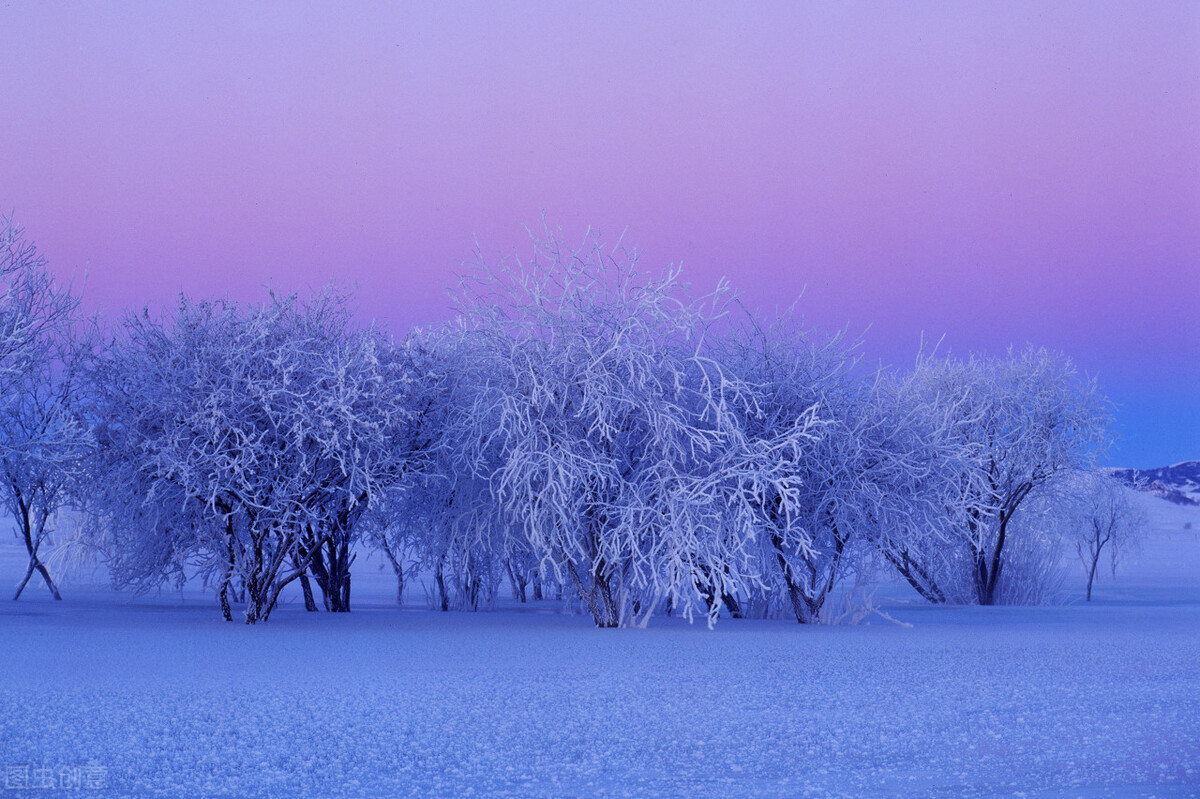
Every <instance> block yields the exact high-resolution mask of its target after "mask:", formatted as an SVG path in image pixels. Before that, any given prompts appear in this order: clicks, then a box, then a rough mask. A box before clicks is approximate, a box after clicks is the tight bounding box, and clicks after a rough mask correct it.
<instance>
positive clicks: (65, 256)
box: [0, 1, 1200, 467]
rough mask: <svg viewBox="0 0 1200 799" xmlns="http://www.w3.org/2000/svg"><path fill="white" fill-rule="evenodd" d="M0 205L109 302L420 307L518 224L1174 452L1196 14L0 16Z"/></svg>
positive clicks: (1192, 419) (162, 6)
mask: <svg viewBox="0 0 1200 799" xmlns="http://www.w3.org/2000/svg"><path fill="white" fill-rule="evenodd" d="M0 77H2V78H3V85H4V90H3V93H2V94H0V103H2V106H3V107H2V108H0V209H2V210H3V211H4V213H8V212H9V211H13V212H15V214H16V216H17V219H18V220H19V221H20V222H21V223H23V224H24V225H25V226H26V228H27V230H28V233H29V235H30V236H31V237H32V238H33V239H35V240H36V242H37V243H38V246H39V248H40V249H41V250H42V252H43V253H44V254H46V256H47V257H48V258H50V259H51V263H52V265H53V266H54V268H55V269H56V271H57V272H58V273H59V274H62V275H64V276H69V275H71V274H72V273H74V274H75V275H76V277H77V279H82V276H83V275H84V274H85V273H86V291H85V301H86V303H87V304H88V306H89V307H93V308H101V309H102V310H103V311H104V312H105V313H106V314H107V315H110V316H116V315H118V314H119V313H120V312H121V311H122V309H125V308H130V307H141V306H143V305H147V304H148V305H149V306H150V307H151V308H153V309H158V308H162V307H163V306H168V305H171V304H173V302H174V299H175V297H176V296H177V295H178V293H179V292H180V291H181V290H182V291H185V292H187V293H188V294H191V295H196V296H233V297H235V298H239V299H257V298H259V297H261V296H262V287H263V286H266V285H270V286H273V287H274V288H276V289H279V290H293V289H307V288H310V287H319V286H321V285H324V284H325V283H327V282H328V281H329V280H330V279H336V280H338V281H340V282H342V283H344V284H350V285H356V286H358V289H359V303H360V306H361V308H362V312H363V314H364V315H365V316H367V317H372V318H376V319H378V320H380V321H381V322H382V323H384V324H386V325H387V326H389V327H390V328H391V329H392V330H393V331H395V332H396V333H397V334H400V333H402V332H403V331H404V329H405V328H406V327H407V326H409V325H411V324H414V323H421V322H429V321H436V320H439V319H443V318H446V317H447V316H448V313H449V312H448V308H447V303H446V299H445V295H444V292H443V288H444V286H445V285H446V284H447V283H449V282H452V281H453V279H454V275H455V273H456V272H457V271H458V270H459V269H460V267H459V262H460V261H461V260H463V259H466V258H468V257H469V256H470V255H471V251H472V249H473V247H474V242H475V241H476V240H478V242H479V244H480V246H481V247H482V248H483V250H484V252H485V253H512V252H514V251H515V252H518V253H522V254H523V253H525V252H527V250H528V247H527V246H526V243H525V235H526V234H525V232H524V227H525V226H537V225H538V224H539V219H540V214H541V212H542V211H544V212H545V213H546V215H547V217H548V219H549V220H550V222H551V223H553V224H561V225H563V226H564V227H565V228H566V229H567V231H568V234H569V235H570V234H574V235H575V236H578V234H580V233H582V231H583V230H584V228H585V226H587V225H591V226H594V227H596V228H598V229H600V230H601V231H604V232H606V233H607V234H609V237H610V238H615V237H616V236H618V235H620V234H621V232H622V231H625V241H626V242H627V243H630V244H636V245H637V246H638V247H639V249H640V250H641V253H642V259H643V263H644V264H645V265H647V266H652V267H659V266H665V265H666V264H668V263H671V262H676V263H682V265H683V268H684V276H685V278H686V279H688V280H689V281H690V282H691V283H692V284H693V285H695V286H696V287H697V288H702V289H708V288H711V287H712V286H713V285H714V284H715V282H716V281H717V280H718V279H719V278H720V277H722V276H725V277H728V278H730V280H731V281H732V282H733V284H734V285H735V286H736V287H737V288H738V289H740V290H741V291H742V292H743V295H744V297H745V301H746V302H747V303H748V304H749V305H751V306H752V307H757V308H762V309H764V311H766V312H771V311H773V309H774V308H775V307H777V306H780V305H783V306H786V305H788V304H790V302H791V301H792V300H793V299H794V298H795V297H796V296H797V295H798V294H800V293H801V292H802V291H803V292H804V299H803V301H802V302H801V304H800V306H799V307H800V308H801V310H802V311H803V313H804V314H805V316H806V317H807V318H808V319H809V320H810V321H811V322H812V323H813V324H814V325H816V326H818V327H820V328H824V329H829V330H832V329H836V328H839V327H841V326H844V325H849V328H850V329H851V331H853V332H861V331H863V330H865V329H867V328H868V327H869V330H867V333H866V347H865V351H866V354H867V355H868V357H869V358H871V359H872V360H876V359H878V360H882V361H884V362H888V363H895V364H897V365H906V364H908V363H911V361H912V359H913V357H914V355H915V353H916V350H917V347H918V344H919V342H920V340H921V337H922V335H924V337H925V338H926V339H927V340H936V339H938V338H940V337H942V336H944V337H945V343H944V344H943V347H944V348H948V349H949V350H950V351H952V352H955V353H962V354H965V353H967V352H968V351H982V352H988V353H1000V352H1003V350H1004V348H1005V347H1007V346H1008V345H1009V344H1015V345H1018V346H1020V345H1023V344H1025V343H1027V342H1028V343H1034V344H1038V345H1045V346H1048V347H1052V348H1055V349H1060V350H1063V351H1065V352H1066V353H1068V354H1069V355H1071V356H1072V357H1073V358H1074V359H1075V361H1076V363H1077V364H1078V365H1079V366H1080V368H1081V369H1082V370H1084V371H1086V372H1087V373H1088V374H1091V375H1095V376H1096V377H1098V379H1099V380H1100V383H1101V386H1102V388H1103V389H1104V390H1105V392H1106V393H1107V394H1108V395H1109V396H1110V397H1111V398H1112V399H1114V400H1115V401H1116V402H1117V403H1118V404H1119V405H1120V409H1119V412H1118V422H1117V427H1118V432H1119V434H1120V436H1121V440H1120V442H1119V444H1118V446H1117V448H1116V449H1115V450H1114V451H1113V452H1112V453H1111V454H1110V455H1109V457H1108V461H1109V462H1111V463H1114V464H1121V465H1129V466H1141V467H1145V466H1157V465H1164V464H1166V463H1171V462H1174V461H1179V460H1184V459H1194V458H1200V4H1196V3H1194V2H1183V3H1172V2H1156V3H1102V2H1083V3H1070V2H1059V3H1052V4H1051V3H1044V2H1036V3H1021V2H1002V3H994V4H993V3H960V2H950V3H921V2H918V3H909V2H904V3H883V2H879V3H862V4H856V3H846V2H839V3H827V4H817V3H802V2H784V3H759V4H741V3H738V4H734V3H728V4H706V3H656V4H653V5H652V6H651V4H641V3H627V4H623V3H613V2H605V3H595V4H574V3H532V2H525V3H499V2H496V3H478V4H456V3H420V4H416V3H414V4H404V5H401V4H392V3H388V4H379V5H370V4H357V3H356V4H350V5H340V4H331V3H326V4H311V5H305V4H300V3H293V2H288V3H278V4H272V3H255V4H241V3H236V4H235V3H203V4H202V3H194V4H185V3H157V2H156V3H145V4H139V3H133V2H122V3H119V4H100V3H95V4H92V3H84V4H77V3H72V4H58V3H52V2H44V3H43V2H23V1H21V2H0Z"/></svg>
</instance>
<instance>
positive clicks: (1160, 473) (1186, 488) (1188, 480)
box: [1108, 461, 1200, 505]
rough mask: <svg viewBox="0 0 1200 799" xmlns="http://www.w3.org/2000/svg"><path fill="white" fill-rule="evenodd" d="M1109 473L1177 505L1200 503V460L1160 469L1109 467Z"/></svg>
mask: <svg viewBox="0 0 1200 799" xmlns="http://www.w3.org/2000/svg"><path fill="white" fill-rule="evenodd" d="M1108 472H1109V474H1111V475H1112V476H1113V477H1116V478H1117V479H1118V480H1121V481H1123V482H1125V483H1128V484H1129V485H1131V486H1133V487H1134V488H1137V489H1139V490H1141V491H1145V492H1147V493H1150V494H1154V495H1155V496H1159V497H1162V498H1163V499H1165V500H1168V501H1170V502H1174V503H1175V504H1176V505H1200V461H1183V462H1182V463H1176V464H1174V465H1173V466H1163V467H1161V468H1158V469H1109V470H1108Z"/></svg>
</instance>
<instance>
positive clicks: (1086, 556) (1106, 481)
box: [1074, 472, 1149, 602]
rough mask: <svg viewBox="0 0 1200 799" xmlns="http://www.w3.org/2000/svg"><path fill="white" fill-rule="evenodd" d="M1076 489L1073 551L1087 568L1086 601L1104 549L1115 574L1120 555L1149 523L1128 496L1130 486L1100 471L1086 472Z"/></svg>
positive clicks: (1134, 545)
mask: <svg viewBox="0 0 1200 799" xmlns="http://www.w3.org/2000/svg"><path fill="white" fill-rule="evenodd" d="M1083 483H1084V485H1083V486H1081V490H1080V491H1079V494H1078V496H1079V499H1080V504H1081V508H1080V510H1082V514H1081V516H1082V518H1081V519H1080V522H1082V523H1080V524H1077V525H1075V526H1074V530H1075V551H1076V552H1077V553H1078V555H1079V559H1080V561H1082V562H1083V567H1084V569H1085V570H1086V571H1087V576H1088V577H1087V601H1088V602H1091V601H1092V584H1093V583H1094V582H1095V581H1096V568H1097V566H1098V565H1099V563H1100V558H1101V556H1102V555H1103V554H1104V551H1105V550H1106V549H1107V550H1108V556H1109V563H1110V564H1111V566H1112V571H1113V572H1114V573H1115V572H1116V570H1117V564H1118V563H1119V562H1120V559H1121V556H1122V555H1124V554H1126V553H1127V552H1128V551H1129V550H1130V549H1134V548H1136V547H1137V545H1138V542H1139V541H1140V540H1141V537H1142V534H1143V532H1144V531H1145V529H1146V525H1147V524H1148V523H1149V522H1148V520H1147V518H1146V514H1145V512H1144V511H1142V510H1141V508H1139V507H1137V505H1135V504H1134V503H1133V500H1132V499H1131V498H1130V494H1129V492H1130V489H1129V488H1128V487H1126V485H1125V484H1124V483H1122V482H1121V481H1120V480H1117V479H1116V478H1114V477H1112V476H1110V475H1107V474H1104V473H1102V472H1089V473H1085V476H1084V478H1083Z"/></svg>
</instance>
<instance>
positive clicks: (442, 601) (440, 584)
mask: <svg viewBox="0 0 1200 799" xmlns="http://www.w3.org/2000/svg"><path fill="white" fill-rule="evenodd" d="M433 579H434V580H435V581H436V582H437V589H438V601H439V605H440V607H441V609H442V611H443V612H445V611H448V610H450V597H449V596H447V594H446V573H445V560H439V561H438V565H437V568H436V569H434V570H433Z"/></svg>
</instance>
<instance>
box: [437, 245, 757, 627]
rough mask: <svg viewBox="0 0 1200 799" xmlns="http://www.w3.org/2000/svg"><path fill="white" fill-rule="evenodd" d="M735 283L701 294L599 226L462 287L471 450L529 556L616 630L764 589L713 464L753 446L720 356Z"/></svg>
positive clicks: (711, 613)
mask: <svg viewBox="0 0 1200 799" xmlns="http://www.w3.org/2000/svg"><path fill="white" fill-rule="evenodd" d="M726 298H727V292H726V291H725V290H724V289H721V290H719V291H718V292H717V293H716V294H714V295H712V296H709V297H706V298H704V300H702V301H700V302H693V301H691V300H690V299H689V298H688V297H687V295H686V293H685V291H684V287H683V286H682V285H681V284H680V283H679V280H678V272H677V271H676V270H668V271H666V272H663V273H661V274H650V273H647V272H644V271H641V270H640V269H638V267H637V259H636V255H635V254H633V253H630V252H627V251H625V250H623V249H621V248H620V247H619V246H618V247H616V248H612V249H609V248H606V247H605V246H604V245H603V244H602V242H601V241H600V240H599V238H598V237H597V236H595V235H593V234H591V233H589V234H588V235H587V236H585V237H584V241H583V242H582V244H581V245H580V246H579V247H575V248H572V247H569V246H567V245H566V244H565V243H564V241H563V238H562V235H561V233H557V232H551V233H548V234H547V235H546V237H545V238H544V239H543V240H541V241H536V242H535V249H534V255H533V257H532V258H531V259H530V260H528V261H526V262H508V263H501V264H498V265H489V264H487V263H485V262H484V261H483V259H482V258H480V259H479V260H478V262H477V263H476V264H475V270H474V272H473V273H472V274H471V275H470V276H469V277H468V278H467V279H465V280H464V282H463V284H462V286H461V288H460V292H459V302H460V308H461V312H462V324H463V332H462V335H463V337H464V339H465V340H466V342H467V346H468V349H469V351H470V352H471V353H472V354H473V357H475V358H476V359H477V361H478V363H480V364H481V365H483V368H484V369H485V370H486V374H485V375H484V376H483V379H482V380H480V381H478V382H477V386H478V392H477V395H476V396H475V397H474V398H473V399H472V400H471V402H470V407H471V413H469V414H466V415H464V416H463V417H462V418H463V420H464V422H465V423H466V424H467V425H468V429H467V430H465V431H463V433H462V434H461V437H460V440H462V441H464V442H469V444H470V446H471V447H472V450H473V451H472V452H470V453H468V454H467V455H466V457H467V458H469V460H470V461H471V463H472V465H473V466H472V471H473V473H475V474H479V475H485V476H486V477H487V480H488V487H489V491H490V494H491V497H492V498H493V499H494V501H495V502H496V503H497V505H498V506H499V508H500V509H501V512H502V513H503V514H504V520H505V521H506V522H507V523H508V524H509V525H510V526H511V527H512V528H514V529H515V531H517V534H518V538H519V541H520V545H521V546H524V547H527V548H528V552H529V554H530V555H531V556H532V557H533V558H535V559H536V560H537V561H538V562H539V563H541V564H542V565H543V566H544V567H545V568H546V569H547V570H548V571H550V572H552V573H553V575H554V578H555V579H556V580H558V581H559V582H562V583H565V584H567V585H569V586H571V587H573V588H574V590H575V592H576V593H577V595H578V596H579V598H580V600H581V601H582V602H583V604H584V605H585V606H586V607H587V608H588V610H589V611H590V613H591V614H592V617H593V619H594V620H595V622H596V624H597V625H598V626H601V627H615V626H627V625H642V624H645V623H646V621H647V620H648V619H649V618H650V616H651V614H652V613H653V612H654V611H655V609H656V608H658V607H659V606H665V607H668V608H670V609H672V611H673V612H679V613H682V614H684V615H686V616H689V617H690V616H691V615H692V614H693V613H694V612H696V611H697V610H699V611H700V612H702V613H704V614H705V615H707V616H708V617H709V618H710V619H713V618H715V616H716V614H717V613H718V612H719V609H720V608H719V603H717V602H714V601H711V598H712V597H722V596H725V595H727V594H733V593H736V591H737V589H738V588H739V587H741V586H743V585H745V584H747V582H750V581H753V580H755V579H756V578H755V575H754V571H753V570H754V557H753V552H752V550H753V540H752V539H749V538H747V537H745V536H743V535H740V534H739V533H740V532H741V531H739V530H734V529H731V528H730V527H729V526H728V524H727V522H728V510H727V508H726V507H725V505H724V504H723V502H722V496H721V493H720V491H719V484H720V481H719V480H717V479H714V478H713V475H712V469H713V463H712V461H713V458H714V457H715V455H716V453H718V452H719V451H720V450H721V449H722V448H723V447H725V445H726V440H727V439H730V438H733V437H737V436H740V435H741V432H740V430H739V428H738V419H739V417H738V415H737V414H735V413H734V408H735V406H737V405H738V404H739V403H743V402H745V401H746V397H745V396H744V393H743V391H742V386H740V385H739V384H738V383H736V381H733V380H731V378H730V377H729V376H728V375H726V374H725V372H724V370H723V369H722V368H721V367H720V365H719V364H718V363H717V362H716V361H714V360H712V359H711V358H710V357H709V356H708V355H707V353H706V338H705V337H706V334H707V333H708V332H709V330H710V328H711V327H712V326H713V325H714V323H715V322H716V321H717V320H718V319H719V318H720V315H721V313H722V312H723V303H724V302H725V300H726Z"/></svg>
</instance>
